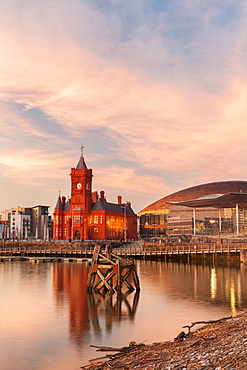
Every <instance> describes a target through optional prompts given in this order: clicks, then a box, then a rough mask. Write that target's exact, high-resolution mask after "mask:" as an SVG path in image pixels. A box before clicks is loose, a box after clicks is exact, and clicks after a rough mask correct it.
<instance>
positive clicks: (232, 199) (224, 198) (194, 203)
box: [167, 193, 247, 208]
mask: <svg viewBox="0 0 247 370" xmlns="http://www.w3.org/2000/svg"><path fill="white" fill-rule="evenodd" d="M214 195H215V197H210V196H209V197H208V196H205V197H200V198H198V199H192V200H185V201H182V202H167V203H169V204H172V205H176V206H185V207H193V208H200V207H213V208H235V207H236V204H241V205H242V206H243V207H247V193H228V194H218V195H217V194H214Z"/></svg>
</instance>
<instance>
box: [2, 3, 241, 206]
mask: <svg viewBox="0 0 247 370" xmlns="http://www.w3.org/2000/svg"><path fill="white" fill-rule="evenodd" d="M0 24H1V27H0V147H1V151H0V189H1V198H0V211H3V210H5V209H9V208H12V207H17V206H22V207H32V206H36V205H46V206H50V213H52V212H53V209H54V206H55V204H56V201H57V198H58V194H59V191H60V192H61V195H65V196H66V197H68V196H70V169H71V167H75V166H76V165H77V163H78V160H79V157H80V154H81V145H83V146H84V147H85V148H84V158H85V162H86V164H87V167H88V168H92V169H93V175H94V178H93V190H98V191H101V190H104V191H105V193H106V199H107V201H109V202H113V203H115V202H117V196H118V195H122V197H123V201H129V202H131V204H132V207H133V209H134V211H135V212H136V213H137V212H139V211H141V210H142V209H143V208H144V207H146V206H148V205H149V204H151V203H153V202H155V201H156V200H158V199H160V198H163V197H164V196H166V195H169V194H171V193H173V192H175V191H178V190H182V189H184V188H187V187H190V186H194V185H199V184H202V183H208V182H214V181H223V180H246V177H247V176H246V172H247V151H246V143H247V128H246V121H247V120H246V118H247V83H246V82H247V1H240V0H238V1H236V0H200V1H198V0H135V1H133V0H121V1H120V0H88V1H87V0H70V1H68V0H42V1H38V0H8V1H4V0H0Z"/></svg>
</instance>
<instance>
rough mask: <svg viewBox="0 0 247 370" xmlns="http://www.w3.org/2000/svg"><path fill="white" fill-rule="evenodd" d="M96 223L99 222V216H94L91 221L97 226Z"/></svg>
mask: <svg viewBox="0 0 247 370" xmlns="http://www.w3.org/2000/svg"><path fill="white" fill-rule="evenodd" d="M98 222H99V216H98V215H95V216H94V219H93V223H94V224H98Z"/></svg>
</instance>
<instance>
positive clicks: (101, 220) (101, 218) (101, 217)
mask: <svg viewBox="0 0 247 370" xmlns="http://www.w3.org/2000/svg"><path fill="white" fill-rule="evenodd" d="M99 222H100V223H101V225H102V224H103V216H102V215H100V221H99Z"/></svg>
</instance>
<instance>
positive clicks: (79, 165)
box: [76, 155, 87, 170]
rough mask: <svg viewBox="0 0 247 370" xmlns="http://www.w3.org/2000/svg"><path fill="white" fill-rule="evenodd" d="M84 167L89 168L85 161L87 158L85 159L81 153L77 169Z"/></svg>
mask: <svg viewBox="0 0 247 370" xmlns="http://www.w3.org/2000/svg"><path fill="white" fill-rule="evenodd" d="M82 168H87V165H86V163H85V160H84V158H83V156H82V155H81V156H80V159H79V162H78V164H77V166H76V170H81V169H82Z"/></svg>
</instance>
